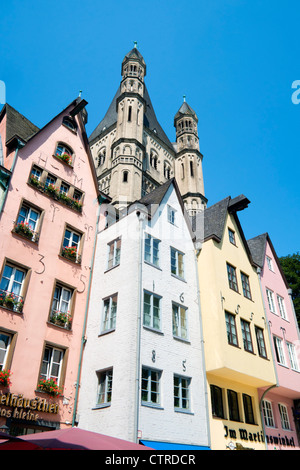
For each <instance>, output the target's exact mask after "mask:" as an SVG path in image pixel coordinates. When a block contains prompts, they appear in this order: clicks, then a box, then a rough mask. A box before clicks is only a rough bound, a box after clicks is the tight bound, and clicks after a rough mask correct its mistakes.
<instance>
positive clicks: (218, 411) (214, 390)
mask: <svg viewBox="0 0 300 470" xmlns="http://www.w3.org/2000/svg"><path fill="white" fill-rule="evenodd" d="M210 395H211V407H212V415H213V417H214V418H225V415H224V407H223V391H222V389H221V388H220V387H217V386H216V385H211V386H210Z"/></svg>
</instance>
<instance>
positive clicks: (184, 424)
mask: <svg viewBox="0 0 300 470" xmlns="http://www.w3.org/2000/svg"><path fill="white" fill-rule="evenodd" d="M204 367H205V366H204V357H203V341H202V328H201V311H200V303H199V298H198V282H197V269H196V264H195V250H194V244H193V240H192V232H191V230H190V226H189V221H188V217H187V216H186V212H185V210H184V205H183V202H182V199H181V198H180V193H179V189H178V186H177V184H176V181H175V180H174V179H172V180H169V181H168V182H166V183H165V184H164V185H162V186H160V187H159V188H158V189H156V190H155V191H153V192H152V193H151V194H148V195H147V196H145V197H144V198H143V199H141V200H140V201H139V202H138V203H134V204H132V205H131V206H129V208H128V214H127V215H125V216H123V217H121V218H120V219H119V220H118V221H117V222H116V223H113V224H111V225H110V226H108V228H106V230H104V231H102V232H101V233H99V235H98V240H97V250H96V257H95V265H94V272H93V282H92V288H91V295H90V308H89V314H88V323H87V330H86V345H85V350H84V355H83V364H82V375H81V386H80V395H79V406H78V425H79V427H81V428H84V429H89V430H90V431H96V432H99V433H103V434H107V435H111V436H114V437H119V438H122V439H127V440H130V441H140V442H143V443H145V444H146V445H148V446H150V447H152V448H156V449H170V448H171V449H172V448H173V449H181V448H187V446H191V448H192V449H199V448H209V440H210V439H209V431H208V422H207V414H206V413H207V403H206V388H205V387H206V381H205V369H204ZM182 446H184V447H182Z"/></svg>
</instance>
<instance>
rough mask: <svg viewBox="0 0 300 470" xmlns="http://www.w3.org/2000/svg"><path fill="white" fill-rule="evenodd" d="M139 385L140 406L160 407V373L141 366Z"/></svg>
mask: <svg viewBox="0 0 300 470" xmlns="http://www.w3.org/2000/svg"><path fill="white" fill-rule="evenodd" d="M141 383H142V387H141V403H142V405H151V406H154V407H155V406H161V371H160V370H157V369H151V368H150V367H144V366H143V367H142V380H141ZM153 397H155V399H153Z"/></svg>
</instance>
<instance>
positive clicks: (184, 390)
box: [174, 375, 191, 411]
mask: <svg viewBox="0 0 300 470" xmlns="http://www.w3.org/2000/svg"><path fill="white" fill-rule="evenodd" d="M190 384H191V379H189V378H186V377H180V376H179V375H174V408H175V410H184V411H189V410H190Z"/></svg>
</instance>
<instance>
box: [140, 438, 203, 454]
mask: <svg viewBox="0 0 300 470" xmlns="http://www.w3.org/2000/svg"><path fill="white" fill-rule="evenodd" d="M140 443H141V444H144V445H145V446H147V447H151V448H152V449H155V450H191V451H196V450H210V447H207V446H191V445H187V444H177V443H174V442H158V441H145V440H144V439H142V440H140Z"/></svg>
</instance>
